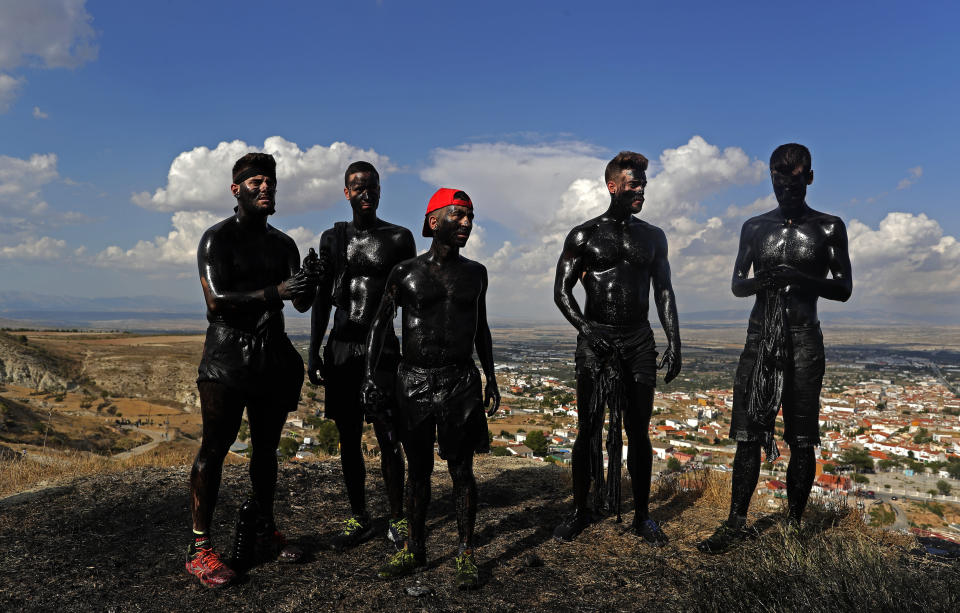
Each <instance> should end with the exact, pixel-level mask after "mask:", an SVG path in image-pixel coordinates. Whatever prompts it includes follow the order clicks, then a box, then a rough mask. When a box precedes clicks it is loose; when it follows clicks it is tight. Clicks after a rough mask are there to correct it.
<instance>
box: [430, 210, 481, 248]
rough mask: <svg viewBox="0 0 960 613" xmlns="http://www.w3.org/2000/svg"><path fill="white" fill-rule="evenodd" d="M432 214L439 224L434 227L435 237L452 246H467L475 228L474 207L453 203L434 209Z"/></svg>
mask: <svg viewBox="0 0 960 613" xmlns="http://www.w3.org/2000/svg"><path fill="white" fill-rule="evenodd" d="M431 216H432V217H436V219H437V225H436V227H435V228H433V238H434V239H436V240H438V241H440V243H442V244H444V245H450V246H451V247H458V248H462V247H464V246H466V244H467V239H469V238H470V232H471V231H472V230H473V209H471V208H470V207H466V206H460V205H458V204H451V205H450V206H445V207H443V208H442V209H440V210H438V211H434V212H433V213H431Z"/></svg>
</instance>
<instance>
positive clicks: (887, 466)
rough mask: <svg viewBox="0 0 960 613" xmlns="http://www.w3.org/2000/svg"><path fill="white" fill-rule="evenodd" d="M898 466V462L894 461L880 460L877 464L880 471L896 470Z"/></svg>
mask: <svg viewBox="0 0 960 613" xmlns="http://www.w3.org/2000/svg"><path fill="white" fill-rule="evenodd" d="M899 465H900V462H897V461H896V460H880V461H879V462H877V467H878V468H879V469H880V470H891V469H893V468H896V467H897V466H899Z"/></svg>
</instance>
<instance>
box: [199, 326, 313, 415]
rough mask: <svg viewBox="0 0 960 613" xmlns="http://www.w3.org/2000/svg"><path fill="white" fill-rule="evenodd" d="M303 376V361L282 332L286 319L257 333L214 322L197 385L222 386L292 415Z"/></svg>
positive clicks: (205, 348) (205, 346)
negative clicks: (208, 383) (209, 383)
mask: <svg viewBox="0 0 960 613" xmlns="http://www.w3.org/2000/svg"><path fill="white" fill-rule="evenodd" d="M278 315H279V314H278ZM303 373H304V371H303V358H301V357H300V353H299V352H298V351H297V350H296V349H295V348H294V346H293V343H291V342H290V339H289V338H288V337H287V335H286V333H285V332H284V331H283V317H282V316H279V317H276V316H275V317H272V318H271V320H270V323H268V324H267V325H266V326H264V327H261V328H259V329H257V330H256V331H255V332H248V331H245V330H240V329H237V328H234V327H232V326H229V325H227V324H226V323H223V322H212V323H211V324H210V326H209V327H208V328H207V337H206V339H205V341H204V343H203V357H202V358H201V359H200V366H199V368H197V375H198V376H197V383H198V384H200V383H203V382H205V381H210V382H214V383H220V384H221V385H224V386H226V387H228V388H230V389H231V390H234V391H236V392H238V393H239V394H241V395H242V396H243V397H245V398H250V399H253V400H254V401H255V403H256V404H258V405H267V404H268V405H270V406H276V407H277V408H278V409H282V410H284V411H287V412H289V411H293V410H296V408H297V404H298V403H299V401H300V388H301V387H302V386H303Z"/></svg>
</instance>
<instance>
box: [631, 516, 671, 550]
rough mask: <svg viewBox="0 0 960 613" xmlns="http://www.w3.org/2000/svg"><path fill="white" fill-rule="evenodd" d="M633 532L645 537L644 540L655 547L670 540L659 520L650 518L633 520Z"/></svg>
mask: <svg viewBox="0 0 960 613" xmlns="http://www.w3.org/2000/svg"><path fill="white" fill-rule="evenodd" d="M632 529H633V532H634V534H636V535H637V536H639V537H640V538H642V539H643V542H644V543H646V544H647V545H651V546H653V547H663V546H664V545H666V544H667V543H669V542H670V539H669V538H667V535H666V534H664V533H663V530H661V529H660V526H659V525H658V524H657V522H655V521H653V520H652V519H650V518H647V519H645V520H643V521H640V522H638V521H637V520H633V527H632Z"/></svg>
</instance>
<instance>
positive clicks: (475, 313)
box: [364, 205, 500, 415]
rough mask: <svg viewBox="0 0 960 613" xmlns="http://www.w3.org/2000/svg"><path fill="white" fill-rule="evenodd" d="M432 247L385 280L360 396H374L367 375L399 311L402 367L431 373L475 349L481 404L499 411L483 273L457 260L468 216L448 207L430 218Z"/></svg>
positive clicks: (469, 220)
mask: <svg viewBox="0 0 960 613" xmlns="http://www.w3.org/2000/svg"><path fill="white" fill-rule="evenodd" d="M430 227H431V229H433V244H432V245H431V246H430V249H429V251H427V253H425V254H423V255H420V256H417V257H415V258H413V259H410V260H407V261H405V262H401V263H400V264H398V265H397V266H396V267H395V268H394V269H393V270H392V271H391V272H390V276H389V277H388V279H387V286H386V291H385V292H384V294H383V299H382V300H381V302H380V306H379V308H378V310H377V315H376V318H375V319H374V322H373V327H372V328H371V330H370V334H369V336H368V337H367V365H366V375H365V379H366V383H365V384H364V395H365V397H367V398H370V397H373V396H375V395H376V394H377V393H384V392H391V390H379V391H377V390H376V385H375V383H374V382H373V377H372V373H373V371H374V365H375V364H376V360H377V358H378V356H379V355H380V351H381V349H382V347H383V339H384V334H385V333H386V329H387V326H388V325H390V323H391V322H392V321H393V318H394V317H395V315H396V312H397V308H399V307H403V328H402V329H403V336H402V352H403V361H404V362H406V363H408V364H412V365H415V366H422V367H427V368H436V367H440V366H445V365H448V364H457V363H461V362H463V361H466V360H469V359H471V358H472V356H473V351H474V349H476V351H477V358H478V359H479V360H480V366H481V368H482V369H483V373H484V376H485V377H486V380H487V385H486V390H485V392H484V404H485V405H487V406H490V403H491V401H492V406H490V410H489V411H488V414H489V415H493V413H494V412H495V411H496V410H497V409H498V408H499V406H500V391H499V389H498V388H497V380H496V376H495V375H494V370H493V343H492V340H491V337H490V327H489V325H488V324H487V306H486V293H487V269H486V268H485V267H484V266H483V265H481V264H479V263H477V262H474V261H472V260H468V259H467V258H465V257H463V256H461V255H460V249H461V248H462V247H463V246H465V245H466V244H467V239H468V238H469V237H470V231H471V230H472V228H473V210H472V209H470V208H468V207H464V206H456V205H451V206H447V207H444V208H442V209H439V210H438V211H435V212H434V213H432V214H431V216H430Z"/></svg>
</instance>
